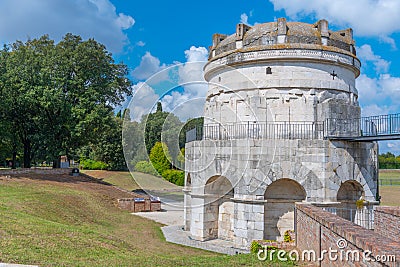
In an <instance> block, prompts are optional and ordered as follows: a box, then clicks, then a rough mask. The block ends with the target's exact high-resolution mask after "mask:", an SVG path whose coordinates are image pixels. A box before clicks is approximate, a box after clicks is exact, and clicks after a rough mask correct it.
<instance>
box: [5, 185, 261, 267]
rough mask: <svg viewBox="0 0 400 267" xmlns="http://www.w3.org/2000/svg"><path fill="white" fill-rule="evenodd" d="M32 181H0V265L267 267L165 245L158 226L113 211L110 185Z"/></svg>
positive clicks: (248, 258) (254, 261)
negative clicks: (9, 263) (0, 263)
mask: <svg viewBox="0 0 400 267" xmlns="http://www.w3.org/2000/svg"><path fill="white" fill-rule="evenodd" d="M34 178H35V179H27V178H23V177H19V178H15V177H12V178H11V179H7V178H4V177H0V196H1V197H0V215H1V216H0V262H11V263H25V264H38V265H41V266H266V263H265V262H262V263H261V262H259V261H258V260H257V259H256V257H255V256H254V255H239V256H233V257H230V256H224V255H219V254H215V253H211V252H206V251H202V250H197V249H192V248H188V247H183V246H179V245H174V244H170V243H167V242H165V241H164V239H163V236H162V233H161V230H160V226H161V225H160V224H158V223H155V222H152V221H149V220H146V219H144V218H141V217H138V216H132V215H130V214H129V213H128V212H124V211H121V210H120V209H118V208H116V207H115V199H116V198H118V197H124V195H123V194H124V193H121V192H120V191H118V190H115V189H113V188H111V187H110V186H105V185H100V184H95V183H92V182H87V181H72V180H71V181H68V178H65V179H64V181H63V182H58V181H57V179H55V180H54V179H47V178H46V177H34ZM43 178H45V179H43ZM71 179H72V178H71ZM121 194H122V195H121Z"/></svg>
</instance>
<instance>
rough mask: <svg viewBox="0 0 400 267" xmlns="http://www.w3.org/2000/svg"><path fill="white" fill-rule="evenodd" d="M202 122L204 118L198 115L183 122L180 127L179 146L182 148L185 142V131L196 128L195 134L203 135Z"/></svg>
mask: <svg viewBox="0 0 400 267" xmlns="http://www.w3.org/2000/svg"><path fill="white" fill-rule="evenodd" d="M203 124H204V118H203V117H198V118H194V119H188V120H187V121H186V122H185V125H184V126H183V127H182V129H181V131H180V133H179V147H180V148H184V147H185V143H186V132H187V131H189V130H191V129H194V128H196V134H198V135H200V136H202V135H203Z"/></svg>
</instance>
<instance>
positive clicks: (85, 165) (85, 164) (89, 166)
mask: <svg viewBox="0 0 400 267" xmlns="http://www.w3.org/2000/svg"><path fill="white" fill-rule="evenodd" d="M80 166H81V167H82V169H84V170H106V169H108V167H109V166H108V164H107V163H105V162H102V161H96V160H92V159H83V160H80Z"/></svg>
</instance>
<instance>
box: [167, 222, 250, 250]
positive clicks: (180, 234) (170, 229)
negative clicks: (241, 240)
mask: <svg viewBox="0 0 400 267" xmlns="http://www.w3.org/2000/svg"><path fill="white" fill-rule="evenodd" d="M161 230H162V232H163V234H164V237H165V239H166V240H167V242H171V243H175V244H180V245H184V246H189V247H194V248H200V249H204V250H209V251H214V252H218V253H222V254H228V255H235V254H240V253H249V251H247V250H243V249H238V248H234V247H233V242H231V241H226V240H221V239H214V240H208V241H198V240H194V239H192V238H191V237H190V236H189V233H188V232H187V231H184V230H183V225H170V226H164V227H161Z"/></svg>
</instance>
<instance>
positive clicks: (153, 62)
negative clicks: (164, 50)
mask: <svg viewBox="0 0 400 267" xmlns="http://www.w3.org/2000/svg"><path fill="white" fill-rule="evenodd" d="M165 68H166V65H165V64H162V65H161V64H160V60H159V59H158V58H157V57H154V56H152V55H151V54H150V52H146V54H145V55H144V56H143V57H142V60H141V61H140V64H139V66H138V67H136V68H135V69H134V70H133V72H132V75H133V77H135V78H136V79H138V80H146V79H148V78H149V77H150V76H152V75H153V74H156V73H157V72H159V71H161V70H163V69H165Z"/></svg>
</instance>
